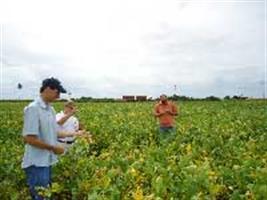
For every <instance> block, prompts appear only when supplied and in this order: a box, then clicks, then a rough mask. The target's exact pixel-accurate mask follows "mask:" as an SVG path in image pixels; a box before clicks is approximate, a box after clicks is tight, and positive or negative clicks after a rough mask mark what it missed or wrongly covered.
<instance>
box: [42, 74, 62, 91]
mask: <svg viewBox="0 0 267 200" xmlns="http://www.w3.org/2000/svg"><path fill="white" fill-rule="evenodd" d="M47 87H49V88H50V89H52V90H54V89H57V90H58V91H59V92H60V93H66V92H67V91H66V90H65V89H64V88H63V87H62V85H61V82H60V81H59V80H58V79H56V78H53V77H52V78H47V79H45V80H43V82H42V86H41V88H40V93H42V92H43V91H44V90H45V89H46V88H47Z"/></svg>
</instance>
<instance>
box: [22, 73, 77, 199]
mask: <svg viewBox="0 0 267 200" xmlns="http://www.w3.org/2000/svg"><path fill="white" fill-rule="evenodd" d="M60 93H66V90H65V89H64V88H63V86H62V85H61V83H60V81H59V80H58V79H56V78H47V79H45V80H43V82H42V86H41V88H40V96H39V97H38V98H37V99H35V100H34V101H33V102H31V103H30V104H29V105H28V106H26V107H25V109H24V126H23V133H22V134H23V138H24V141H25V153H24V157H23V161H22V168H23V169H24V170H25V173H26V178H27V183H28V185H29V188H30V193H31V196H32V199H34V200H40V199H43V197H41V196H40V195H38V192H37V190H36V187H48V186H49V185H51V166H52V165H53V164H55V163H56V162H57V154H63V153H64V148H63V147H62V146H59V145H58V144H57V139H58V137H69V136H74V135H81V134H82V133H81V132H61V133H58V132H57V122H56V115H55V110H54V108H53V107H52V106H51V105H50V104H51V103H52V102H53V101H55V100H56V99H58V98H59V97H60Z"/></svg>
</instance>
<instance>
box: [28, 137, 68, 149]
mask: <svg viewBox="0 0 267 200" xmlns="http://www.w3.org/2000/svg"><path fill="white" fill-rule="evenodd" d="M23 139H24V142H25V143H27V144H29V145H32V146H34V147H37V148H39V149H45V150H48V151H53V152H54V153H55V154H62V153H64V148H63V147H61V146H53V145H50V144H47V143H45V142H43V141H42V140H40V139H38V137H37V136H35V135H26V136H24V137H23Z"/></svg>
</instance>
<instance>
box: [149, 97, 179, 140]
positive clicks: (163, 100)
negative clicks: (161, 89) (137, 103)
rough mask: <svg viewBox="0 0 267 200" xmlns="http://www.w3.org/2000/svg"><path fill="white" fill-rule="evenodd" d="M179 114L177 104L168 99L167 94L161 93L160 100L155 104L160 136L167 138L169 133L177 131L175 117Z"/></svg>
mask: <svg viewBox="0 0 267 200" xmlns="http://www.w3.org/2000/svg"><path fill="white" fill-rule="evenodd" d="M177 115H178V110H177V106H176V105H175V104H174V103H172V102H170V101H168V99H167V96H166V95H165V94H162V95H160V102H159V103H157V104H156V105H155V108H154V116H155V117H157V118H158V119H159V125H160V128H159V131H160V137H161V138H166V137H167V136H168V135H169V134H168V133H172V134H171V135H173V133H174V131H175V128H174V126H175V119H174V117H175V116H177Z"/></svg>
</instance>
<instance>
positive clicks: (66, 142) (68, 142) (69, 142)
mask: <svg viewBox="0 0 267 200" xmlns="http://www.w3.org/2000/svg"><path fill="white" fill-rule="evenodd" d="M57 141H58V142H60V143H65V144H72V143H73V142H74V140H72V141H63V140H57Z"/></svg>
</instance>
